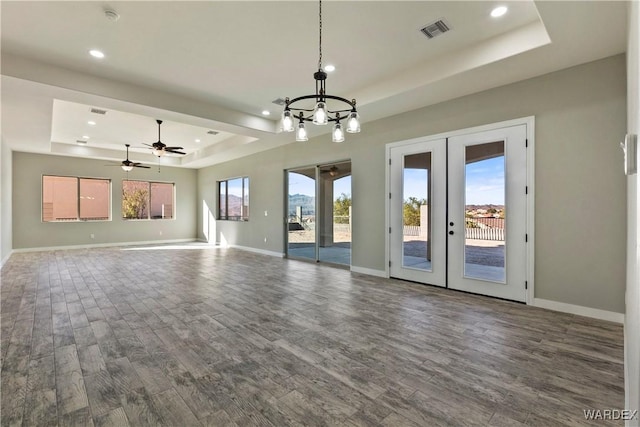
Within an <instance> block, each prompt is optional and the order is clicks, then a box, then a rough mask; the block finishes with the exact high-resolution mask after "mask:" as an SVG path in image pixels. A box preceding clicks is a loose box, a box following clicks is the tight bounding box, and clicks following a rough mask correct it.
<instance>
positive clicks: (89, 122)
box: [87, 120, 96, 126]
mask: <svg viewBox="0 0 640 427" xmlns="http://www.w3.org/2000/svg"><path fill="white" fill-rule="evenodd" d="M87 124H88V125H89V126H95V125H96V122H94V121H93V120H89V121H88V122H87Z"/></svg>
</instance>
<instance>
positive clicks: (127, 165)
mask: <svg viewBox="0 0 640 427" xmlns="http://www.w3.org/2000/svg"><path fill="white" fill-rule="evenodd" d="M124 146H125V147H127V159H126V160H123V161H122V163H120V164H119V165H107V166H120V167H121V168H122V170H124V171H125V172H129V171H130V170H132V169H133V168H144V169H149V166H145V165H143V164H142V163H139V162H132V161H131V160H129V147H130V145H129V144H124Z"/></svg>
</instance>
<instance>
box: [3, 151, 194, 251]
mask: <svg viewBox="0 0 640 427" xmlns="http://www.w3.org/2000/svg"><path fill="white" fill-rule="evenodd" d="M107 163H110V162H108V161H105V160H87V159H81V158H75V157H63V156H51V155H43V154H32V153H22V152H14V153H13V249H24V248H39V247H57V246H70V245H94V244H111V243H128V242H141V241H142V242H145V241H159V240H160V241H161V240H177V239H194V238H195V235H196V225H195V222H194V219H195V217H196V213H195V206H196V178H197V173H196V171H195V170H193V169H180V168H171V167H162V168H161V172H160V173H158V168H157V166H155V167H152V168H151V169H134V170H133V171H132V172H130V173H129V179H140V180H147V181H151V180H157V181H166V182H174V183H175V184H176V209H175V213H176V215H175V216H176V219H175V220H143V221H124V220H123V219H122V218H121V204H122V180H123V179H126V173H125V172H124V171H123V170H122V169H120V168H119V167H108V166H105V164H107ZM111 163H112V162H111ZM42 175H64V176H82V177H95V178H110V179H111V180H112V181H111V184H112V200H111V214H112V220H111V221H95V222H89V221H87V222H68V223H67V222H64V223H63V222H48V223H45V222H42V220H41V212H42V208H41V191H42ZM161 233H162V234H161ZM91 234H94V235H95V238H94V239H91V237H90V235H91Z"/></svg>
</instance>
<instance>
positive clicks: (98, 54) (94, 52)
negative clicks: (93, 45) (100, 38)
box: [89, 49, 104, 58]
mask: <svg viewBox="0 0 640 427" xmlns="http://www.w3.org/2000/svg"><path fill="white" fill-rule="evenodd" d="M89 55H91V56H93V57H94V58H104V53H102V51H99V50H97V49H91V50H90V51H89Z"/></svg>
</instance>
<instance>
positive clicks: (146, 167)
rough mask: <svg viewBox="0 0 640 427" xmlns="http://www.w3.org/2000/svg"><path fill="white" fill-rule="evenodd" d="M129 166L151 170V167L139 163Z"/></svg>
mask: <svg viewBox="0 0 640 427" xmlns="http://www.w3.org/2000/svg"><path fill="white" fill-rule="evenodd" d="M131 166H133V167H134V168H143V169H151V166H145V165H142V164H140V163H134V164H132V165H131Z"/></svg>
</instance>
